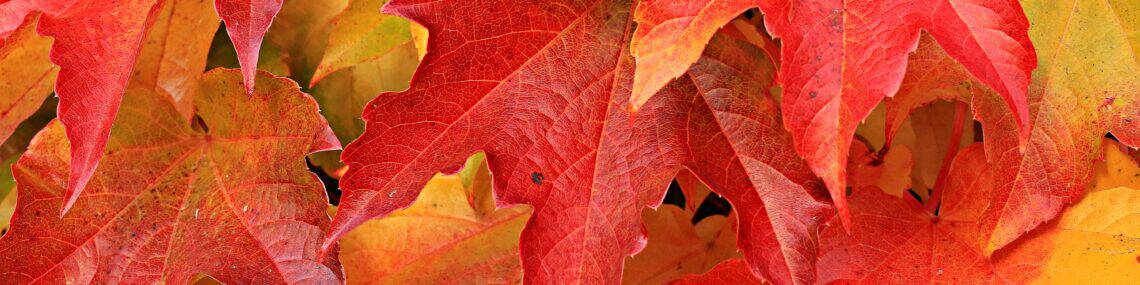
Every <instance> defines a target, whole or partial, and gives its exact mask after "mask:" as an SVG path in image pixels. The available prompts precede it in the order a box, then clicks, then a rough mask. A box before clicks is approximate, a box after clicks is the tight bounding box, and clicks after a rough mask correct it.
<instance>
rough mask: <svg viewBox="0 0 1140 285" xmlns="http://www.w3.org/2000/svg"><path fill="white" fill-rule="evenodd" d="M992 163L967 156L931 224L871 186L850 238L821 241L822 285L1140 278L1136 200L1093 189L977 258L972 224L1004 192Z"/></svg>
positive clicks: (862, 196)
mask: <svg viewBox="0 0 1140 285" xmlns="http://www.w3.org/2000/svg"><path fill="white" fill-rule="evenodd" d="M988 164H989V163H987V162H986V157H985V152H984V147H983V146H982V145H981V144H975V145H973V146H971V147H969V148H967V149H965V150H963V152H962V153H961V154H960V155H959V156H958V157H957V159H955V161H954V164H953V170H952V172H951V174H950V177H951V178H950V180H949V181H950V182H949V183H948V185H949V186H948V190H947V193H946V196H945V198H944V200H943V204H942V210H941V214H940V215H939V216H937V217H935V216H932V215H931V214H930V213H929V212H927V211H925V210H924V209H922V208H921V207H920V206H919V205H918V203H917V202H915V201H914V200H913V199H912V198H910V197H904V198H895V197H891V196H887V195H885V194H884V193H882V192H880V191H878V189H875V188H874V187H870V188H862V189H857V190H855V191H854V193H853V194H852V196H851V206H852V209H854V210H856V211H855V213H857V214H856V215H854V216H853V217H854V219H852V222H853V223H852V225H853V226H854V227H855V231H854V232H853V233H852V234H851V235H848V234H847V233H845V231H844V230H843V229H842V228H840V227H839V226H838V225H837V224H836V223H832V224H830V225H829V226H828V227H827V228H826V229H824V230H823V232H821V237H820V254H821V255H820V257H821V260H820V262H819V280H820V281H821V282H845V283H846V282H851V283H867V284H880V283H937V282H946V283H992V282H1012V283H1027V282H1029V281H1034V280H1037V281H1045V282H1050V283H1057V282H1061V283H1068V282H1094V283H1114V282H1124V280H1132V279H1135V276H1140V275H1138V274H1140V270H1137V269H1136V267H1135V256H1134V253H1132V252H1131V251H1134V250H1135V249H1136V248H1138V247H1140V239H1138V238H1137V237H1140V232H1138V231H1137V229H1140V227H1138V226H1137V225H1138V224H1137V223H1140V220H1138V219H1136V217H1140V215H1137V214H1138V213H1140V208H1138V206H1140V203H1137V199H1138V198H1140V192H1137V190H1134V189H1130V188H1113V189H1097V190H1094V192H1093V193H1090V195H1089V196H1088V197H1086V198H1085V199H1084V200H1082V201H1081V202H1080V203H1078V204H1076V205H1074V206H1073V207H1072V208H1070V209H1069V210H1067V211H1066V213H1065V214H1064V215H1063V216H1062V218H1061V219H1059V220H1058V221H1055V222H1053V223H1050V224H1047V225H1044V226H1043V227H1042V228H1041V229H1040V230H1038V231H1035V232H1034V233H1033V234H1030V235H1028V236H1026V237H1025V239H1024V240H1021V241H1018V242H1017V243H1014V244H1012V245H1010V247H1009V248H1007V249H1005V250H1003V251H1002V252H1000V253H998V254H994V255H993V256H987V255H986V254H985V253H984V252H983V251H982V247H983V246H984V245H985V243H986V241H987V236H986V235H985V231H984V226H983V225H980V224H978V221H979V219H980V218H982V217H984V216H985V215H984V213H985V212H987V211H989V208H993V207H995V206H1000V204H996V203H990V201H991V200H990V199H991V198H993V197H994V196H996V195H1002V192H1003V189H1002V188H1000V187H999V185H994V184H992V183H989V182H990V181H992V180H991V179H992V178H991V177H988V176H989V175H990V174H985V173H986V171H984V170H985V169H986V168H988V167H989V165H988ZM1130 166H1131V167H1132V168H1135V163H1134V162H1133V163H1131V165H1130ZM978 173H982V175H978ZM1078 268H1079V269H1078ZM1077 280H1079V281H1077Z"/></svg>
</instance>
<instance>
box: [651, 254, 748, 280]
mask: <svg viewBox="0 0 1140 285" xmlns="http://www.w3.org/2000/svg"><path fill="white" fill-rule="evenodd" d="M669 284H673V285H684V284H694V285H696V284H704V285H708V284H760V279H756V276H753V275H752V274H751V272H748V264H746V263H745V262H744V260H743V259H731V260H726V261H724V262H721V263H720V264H717V265H716V267H713V269H712V270H710V271H709V272H707V273H705V274H701V275H696V274H690V275H689V276H686V277H685V278H682V279H681V280H677V281H674V282H670V283H669Z"/></svg>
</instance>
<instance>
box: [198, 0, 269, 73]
mask: <svg viewBox="0 0 1140 285" xmlns="http://www.w3.org/2000/svg"><path fill="white" fill-rule="evenodd" d="M283 1H284V0H214V7H215V9H216V10H217V12H218V17H221V18H222V21H224V22H226V32H227V33H229V35H230V40H232V41H233V43H234V51H236V52H237V58H238V64H240V65H241V73H242V77H244V78H245V80H244V81H243V84H245V89H246V90H247V91H248V92H249V93H251V94H252V93H253V86H254V79H255V78H256V76H255V75H257V56H258V52H259V51H260V50H261V41H262V40H263V39H264V37H265V32H266V31H268V30H269V25H270V24H273V18H274V17H276V16H277V12H279V11H281V4H282V3H283Z"/></svg>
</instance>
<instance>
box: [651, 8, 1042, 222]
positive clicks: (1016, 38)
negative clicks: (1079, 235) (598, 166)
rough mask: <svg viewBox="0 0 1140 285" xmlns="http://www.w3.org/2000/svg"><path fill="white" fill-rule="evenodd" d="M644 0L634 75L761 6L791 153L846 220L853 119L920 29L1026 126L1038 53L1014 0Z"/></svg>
mask: <svg viewBox="0 0 1140 285" xmlns="http://www.w3.org/2000/svg"><path fill="white" fill-rule="evenodd" d="M642 2H643V3H644V4H645V5H642V6H639V11H638V12H637V15H639V16H644V17H639V18H638V20H639V23H640V24H642V25H640V26H639V28H638V29H639V31H638V33H637V35H638V37H637V38H635V39H634V41H635V42H637V43H638V45H637V46H636V49H637V55H638V61H637V62H638V64H639V66H638V70H637V76H638V77H645V78H649V79H646V80H644V81H637V82H636V83H641V82H661V81H666V82H667V80H668V79H669V78H674V77H677V76H679V75H680V74H681V73H683V72H684V71H683V68H685V67H687V65H688V64H689V63H691V62H692V61H693V59H695V58H696V57H695V56H694V55H695V54H699V53H700V52H701V50H702V49H704V46H703V44H702V43H703V42H702V41H701V40H702V39H707V38H710V37H711V34H712V33H713V32H715V29H714V28H713V27H719V26H722V25H724V24H725V23H727V22H728V20H729V19H731V18H732V17H734V16H735V15H737V14H738V13H740V12H741V11H743V8H748V7H759V8H760V9H761V11H762V12H764V13H765V23H766V27H767V29H768V30H769V31H770V32H771V33H772V35H773V36H775V37H778V38H781V39H782V43H783V48H784V49H783V50H784V52H783V53H782V55H781V61H780V62H782V63H783V64H782V65H781V70H780V81H781V85H782V86H783V87H784V89H783V90H784V95H783V99H782V102H781V103H782V108H781V109H782V110H783V111H784V124H785V126H786V127H787V128H788V130H790V131H791V132H792V134H793V135H794V137H795V145H796V151H797V153H799V154H800V155H801V156H803V157H804V158H806V159H807V161H808V163H809V165H811V167H812V170H813V171H815V173H816V174H818V175H819V176H820V177H822V178H823V180H824V182H826V183H827V185H828V189H830V191H831V194H832V195H831V196H832V199H834V200H835V203H836V206H837V207H838V209H839V212H840V215H841V216H842V217H844V220H846V217H848V216H849V214H848V211H847V208H846V206H845V204H846V203H845V202H844V201H845V199H844V197H843V192H844V189H845V188H846V172H845V171H846V169H845V167H846V164H847V163H846V162H847V151H848V146H850V144H851V138H852V135H853V134H854V131H855V127H856V126H857V125H858V124H859V122H860V121H861V120H863V118H865V117H866V116H867V115H868V114H869V113H870V111H871V110H872V109H873V108H874V107H875V106H876V105H877V104H878V103H879V102H880V101H881V100H882V99H883V98H884V97H886V96H891V95H894V93H895V92H896V91H897V90H898V89H899V83H900V82H901V81H902V79H903V74H904V71H905V70H906V56H907V53H909V52H911V51H913V50H914V49H915V47H916V46H917V42H918V35H919V31H920V30H922V29H925V30H926V31H928V32H930V34H931V35H932V36H933V37H934V38H935V39H936V40H937V41H938V42H939V44H941V45H942V46H943V47H944V48H946V50H947V51H948V53H949V54H950V55H951V57H953V58H954V59H957V60H958V61H959V62H962V63H963V64H964V65H965V66H966V69H967V70H969V71H970V73H971V74H973V75H975V76H978V77H979V78H981V79H982V82H985V83H986V84H987V85H989V86H991V87H993V88H994V89H995V90H997V91H998V93H999V94H1001V95H1002V96H1003V97H1004V98H1005V100H1006V103H1007V105H1009V108H1010V109H1012V110H1013V113H1015V114H1016V116H1015V118H1016V119H1017V122H1018V123H1019V125H1020V126H1021V133H1022V137H1025V136H1026V135H1028V131H1029V129H1030V128H1029V126H1030V124H1029V122H1027V121H1028V120H1027V118H1028V109H1027V105H1026V95H1025V94H1026V88H1027V86H1028V84H1029V73H1030V72H1031V71H1032V70H1033V69H1034V67H1035V64H1036V55H1035V54H1034V51H1033V48H1032V45H1031V44H1030V42H1029V37H1028V35H1027V34H1026V30H1027V29H1028V26H1029V25H1028V22H1027V21H1026V19H1025V15H1024V14H1023V13H1022V11H1021V7H1020V6H1019V4H1018V3H1017V2H1015V1H1011V0H925V1H864V0H825V1H802V2H795V3H794V4H795V5H792V3H789V2H786V1H759V0H740V1H716V0H687V1H680V2H678V1H668V2H670V3H665V2H666V1H661V2H660V3H657V2H653V1H649V0H645V1H642ZM725 7H732V8H731V9H729V8H725ZM640 10H644V11H640ZM665 10H671V11H669V12H666V11H665ZM642 29H645V30H647V31H645V32H642V31H641V30H642ZM690 41H697V42H696V44H694V43H691V42H690ZM661 50H663V51H661ZM659 54H660V55H659ZM647 56H648V57H650V58H649V59H647V60H643V58H644V57H647ZM653 56H661V57H662V58H668V59H673V60H679V61H668V62H670V63H671V64H669V65H668V66H663V65H662V66H654V64H659V63H660V62H665V60H653V59H652V57H653ZM643 65H645V66H643ZM646 84H654V85H646V86H638V85H636V84H635V86H634V88H635V89H634V90H639V91H642V92H641V93H639V94H643V95H635V98H643V97H648V95H652V94H653V92H654V91H655V89H654V88H656V87H657V86H658V84H657V83H646ZM644 94H647V95H644ZM637 96H641V97H637ZM636 102H637V101H635V103H636ZM636 106H637V105H635V108H636Z"/></svg>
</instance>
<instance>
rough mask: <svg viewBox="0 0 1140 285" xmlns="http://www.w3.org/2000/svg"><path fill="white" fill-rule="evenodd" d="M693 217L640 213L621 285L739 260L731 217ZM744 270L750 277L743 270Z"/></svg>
mask: <svg viewBox="0 0 1140 285" xmlns="http://www.w3.org/2000/svg"><path fill="white" fill-rule="evenodd" d="M693 214H694V213H693V210H691V209H690V210H682V209H681V208H679V207H677V206H674V205H661V207H659V208H657V209H645V210H643V211H642V213H641V216H642V219H643V220H644V221H645V228H646V236H647V237H648V242H647V243H646V245H645V249H644V250H642V251H641V252H640V253H638V254H636V255H633V256H630V257H627V258H626V259H625V267H624V270H623V275H622V283H623V284H662V283H665V282H667V281H671V280H675V279H678V278H679V277H681V276H684V275H685V274H690V273H704V272H706V271H708V270H710V269H712V267H713V266H715V265H717V264H719V263H720V262H721V261H723V260H727V259H731V258H740V257H741V255H740V252H738V251H737V249H736V248H737V247H736V227H735V225H734V222H735V220H736V217H735V216H733V217H726V216H721V215H713V216H708V217H705V218H704V219H701V220H700V221H698V222H696V224H694V223H693ZM342 244H343V242H342ZM744 270H745V272H746V273H747V274H748V275H752V272H751V271H750V270H749V269H748V268H747V267H745V269H744ZM753 278H755V277H753Z"/></svg>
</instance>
